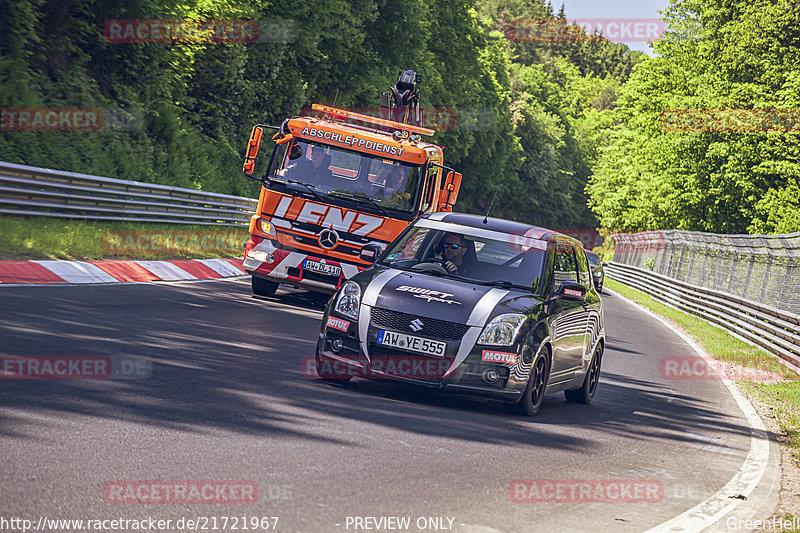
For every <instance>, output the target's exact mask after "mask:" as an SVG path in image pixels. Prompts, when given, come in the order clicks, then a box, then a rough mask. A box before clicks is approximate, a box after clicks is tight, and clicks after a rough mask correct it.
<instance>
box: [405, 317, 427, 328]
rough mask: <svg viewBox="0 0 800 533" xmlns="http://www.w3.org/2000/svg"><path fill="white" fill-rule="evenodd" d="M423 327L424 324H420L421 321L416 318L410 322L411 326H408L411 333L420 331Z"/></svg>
mask: <svg viewBox="0 0 800 533" xmlns="http://www.w3.org/2000/svg"><path fill="white" fill-rule="evenodd" d="M424 325H425V324H423V323H422V320H420V319H419V318H417V319H416V320H412V321H411V324H409V325H408V327H409V328H411V329H412V330H413V331H420V330H421V329H422V326H424Z"/></svg>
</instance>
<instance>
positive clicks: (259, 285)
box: [250, 276, 278, 296]
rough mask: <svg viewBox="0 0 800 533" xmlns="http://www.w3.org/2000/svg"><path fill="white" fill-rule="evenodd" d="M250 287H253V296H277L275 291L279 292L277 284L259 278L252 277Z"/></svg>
mask: <svg viewBox="0 0 800 533" xmlns="http://www.w3.org/2000/svg"><path fill="white" fill-rule="evenodd" d="M250 285H251V286H252V287H253V294H255V295H257V296H275V291H277V290H278V284H277V283H275V282H274V281H269V280H266V279H264V278H259V277H257V276H253V277H252V280H251V282H250Z"/></svg>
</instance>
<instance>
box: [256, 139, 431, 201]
mask: <svg viewBox="0 0 800 533" xmlns="http://www.w3.org/2000/svg"><path fill="white" fill-rule="evenodd" d="M276 167H277V168H276V170H275V171H274V173H273V174H272V176H270V177H271V178H273V179H277V180H285V182H286V183H288V184H289V185H290V186H295V187H298V188H303V189H305V190H309V189H311V192H312V193H314V194H315V195H316V196H318V197H320V198H319V199H321V200H325V201H330V202H331V203H337V202H336V200H337V199H344V200H346V201H348V202H356V203H359V204H363V206H364V207H366V208H367V210H370V208H371V209H373V210H377V211H378V212H380V213H381V214H386V212H387V211H394V212H401V213H403V214H406V215H411V214H412V213H413V211H414V207H415V200H416V199H417V196H418V194H417V193H418V189H419V188H420V182H421V179H420V176H421V175H422V172H421V171H420V167H419V166H418V165H409V164H405V163H401V162H398V161H394V160H391V159H384V158H380V157H371V156H369V155H366V154H362V153H359V152H354V151H350V150H343V149H340V148H334V147H331V146H325V145H322V144H317V143H309V142H305V141H296V142H295V143H294V144H293V145H292V147H291V149H289V150H286V151H285V153H284V154H283V157H282V161H280V162H278V161H276Z"/></svg>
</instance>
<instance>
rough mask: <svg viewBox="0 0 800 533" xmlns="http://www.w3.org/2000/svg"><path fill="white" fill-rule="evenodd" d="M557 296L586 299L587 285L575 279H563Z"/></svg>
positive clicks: (568, 298)
mask: <svg viewBox="0 0 800 533" xmlns="http://www.w3.org/2000/svg"><path fill="white" fill-rule="evenodd" d="M556 296H557V297H558V298H566V299H567V300H579V301H583V300H585V299H586V287H584V286H583V285H581V284H580V283H576V282H574V281H562V282H561V285H559V287H558V291H557V292H556Z"/></svg>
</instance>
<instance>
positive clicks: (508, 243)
mask: <svg viewBox="0 0 800 533" xmlns="http://www.w3.org/2000/svg"><path fill="white" fill-rule="evenodd" d="M487 233H493V234H495V235H497V233H496V232H480V231H471V228H464V230H463V232H459V231H446V230H439V229H434V228H429V227H418V226H417V227H414V228H412V229H411V230H409V231H408V232H407V233H405V234H403V235H402V236H401V237H400V238H399V239H398V240H397V241H395V242H394V243H393V244H392V246H390V248H389V250H387V253H386V255H385V256H384V257H383V259H382V261H381V263H380V264H382V265H385V266H391V267H394V268H400V269H403V270H412V271H419V272H425V273H428V274H432V275H437V276H447V277H453V278H457V279H463V280H466V281H471V282H475V283H480V284H485V285H497V286H498V287H503V286H513V287H517V288H524V289H530V290H533V291H538V290H539V288H540V283H541V279H542V271H543V268H544V259H545V256H546V247H545V246H544V243H538V241H537V243H538V244H540V245H538V246H531V245H530V242H531V241H530V239H520V238H518V237H517V236H515V235H508V236H506V237H505V238H492V237H489V236H486V234H487ZM500 235H502V234H500Z"/></svg>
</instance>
